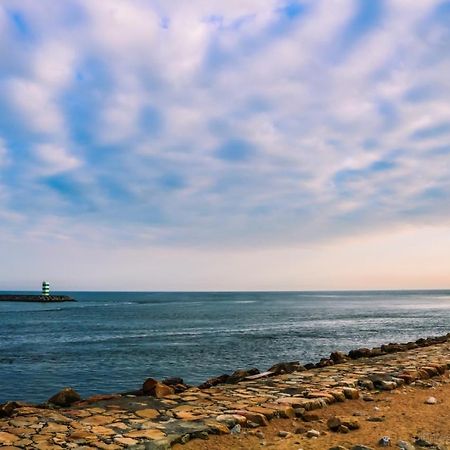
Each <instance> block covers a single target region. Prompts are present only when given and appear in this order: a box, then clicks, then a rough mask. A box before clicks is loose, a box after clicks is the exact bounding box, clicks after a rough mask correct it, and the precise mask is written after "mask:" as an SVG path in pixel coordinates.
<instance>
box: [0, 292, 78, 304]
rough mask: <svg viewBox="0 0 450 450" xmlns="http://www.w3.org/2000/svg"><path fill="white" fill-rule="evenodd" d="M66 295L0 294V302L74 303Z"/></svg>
mask: <svg viewBox="0 0 450 450" xmlns="http://www.w3.org/2000/svg"><path fill="white" fill-rule="evenodd" d="M74 301H75V299H73V298H72V297H69V296H68V295H33V294H0V302H32V303H60V302H74Z"/></svg>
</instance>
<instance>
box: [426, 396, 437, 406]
mask: <svg viewBox="0 0 450 450" xmlns="http://www.w3.org/2000/svg"><path fill="white" fill-rule="evenodd" d="M425 403H426V404H427V405H435V404H436V403H437V400H436V398H435V397H428V398H427V399H426V400H425Z"/></svg>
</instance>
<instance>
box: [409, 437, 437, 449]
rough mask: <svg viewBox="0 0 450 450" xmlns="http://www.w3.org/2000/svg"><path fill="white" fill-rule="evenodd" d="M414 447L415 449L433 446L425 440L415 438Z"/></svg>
mask: <svg viewBox="0 0 450 450" xmlns="http://www.w3.org/2000/svg"><path fill="white" fill-rule="evenodd" d="M414 445H417V447H424V448H427V447H433V444H432V443H431V442H429V441H427V440H426V439H422V438H420V437H418V438H416V440H415V441H414Z"/></svg>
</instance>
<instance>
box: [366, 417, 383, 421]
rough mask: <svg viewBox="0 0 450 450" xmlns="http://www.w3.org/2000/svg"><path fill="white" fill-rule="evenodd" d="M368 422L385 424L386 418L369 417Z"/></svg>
mask: <svg viewBox="0 0 450 450" xmlns="http://www.w3.org/2000/svg"><path fill="white" fill-rule="evenodd" d="M367 422H384V417H381V416H373V417H368V418H367Z"/></svg>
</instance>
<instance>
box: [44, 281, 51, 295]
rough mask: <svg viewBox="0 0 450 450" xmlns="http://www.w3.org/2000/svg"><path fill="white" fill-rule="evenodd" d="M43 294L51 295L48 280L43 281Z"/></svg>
mask: <svg viewBox="0 0 450 450" xmlns="http://www.w3.org/2000/svg"><path fill="white" fill-rule="evenodd" d="M42 295H45V296H49V295H50V283H49V282H47V281H43V282H42Z"/></svg>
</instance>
